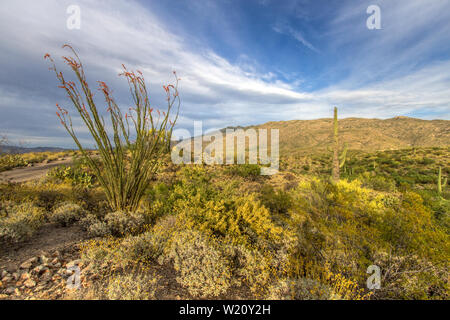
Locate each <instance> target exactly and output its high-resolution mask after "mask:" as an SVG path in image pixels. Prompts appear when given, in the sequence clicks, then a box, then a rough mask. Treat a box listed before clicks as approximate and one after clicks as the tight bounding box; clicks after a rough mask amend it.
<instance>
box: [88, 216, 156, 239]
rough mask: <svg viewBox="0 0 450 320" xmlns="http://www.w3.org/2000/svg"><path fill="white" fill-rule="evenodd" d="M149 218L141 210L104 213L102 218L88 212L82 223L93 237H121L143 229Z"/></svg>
mask: <svg viewBox="0 0 450 320" xmlns="http://www.w3.org/2000/svg"><path fill="white" fill-rule="evenodd" d="M149 219H150V217H149V216H148V215H147V214H145V213H143V212H132V213H127V212H123V211H115V212H110V213H108V214H106V216H105V217H104V218H103V219H99V218H98V217H96V216H95V215H92V214H90V215H88V216H86V218H85V219H83V221H82V225H83V226H84V227H85V228H86V230H87V231H88V233H89V234H90V235H91V236H93V237H105V236H114V237H123V236H126V235H130V234H138V233H140V232H142V231H144V230H145V228H146V226H147V224H148V223H149Z"/></svg>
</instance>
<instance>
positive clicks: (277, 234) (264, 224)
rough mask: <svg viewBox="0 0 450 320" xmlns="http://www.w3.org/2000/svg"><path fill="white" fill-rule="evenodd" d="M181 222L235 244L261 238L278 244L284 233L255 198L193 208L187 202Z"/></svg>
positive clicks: (236, 198) (202, 204) (250, 242)
mask: <svg viewBox="0 0 450 320" xmlns="http://www.w3.org/2000/svg"><path fill="white" fill-rule="evenodd" d="M192 200H198V198H194V199H192ZM189 202H191V201H189ZM192 202H194V201H192ZM179 221H180V223H182V224H183V225H184V226H186V228H188V229H197V230H200V231H202V232H203V233H206V234H209V235H213V236H219V237H223V238H226V239H227V240H229V241H230V242H231V243H233V244H252V243H256V242H257V241H258V239H259V238H263V239H266V240H268V241H271V242H278V241H280V240H281V237H282V232H283V230H282V228H281V227H280V226H277V225H276V224H275V223H274V222H273V221H272V219H271V214H270V212H269V210H267V209H266V208H265V207H264V206H263V205H262V204H261V203H260V202H259V201H258V200H256V197H255V196H247V197H235V198H234V199H230V200H228V201H226V200H216V201H215V200H210V201H207V202H206V203H198V202H197V203H194V205H192V206H190V205H188V203H186V204H185V206H184V208H183V210H182V211H181V212H180V213H179Z"/></svg>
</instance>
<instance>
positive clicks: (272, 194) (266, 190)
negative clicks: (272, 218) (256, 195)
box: [260, 185, 292, 214]
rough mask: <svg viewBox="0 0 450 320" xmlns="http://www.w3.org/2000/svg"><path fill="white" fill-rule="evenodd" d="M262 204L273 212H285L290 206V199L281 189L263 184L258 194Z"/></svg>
mask: <svg viewBox="0 0 450 320" xmlns="http://www.w3.org/2000/svg"><path fill="white" fill-rule="evenodd" d="M260 199H261V202H262V204H263V205H264V206H265V207H266V208H268V209H269V210H270V211H271V212H274V213H283V214H284V213H287V211H288V210H289V209H290V208H291V205H292V199H291V196H290V195H289V193H287V192H285V191H283V190H274V188H273V187H271V186H267V185H266V186H264V187H263V188H262V189H261V196H260Z"/></svg>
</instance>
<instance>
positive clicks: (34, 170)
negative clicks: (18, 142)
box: [0, 159, 72, 182]
mask: <svg viewBox="0 0 450 320" xmlns="http://www.w3.org/2000/svg"><path fill="white" fill-rule="evenodd" d="M70 163H72V159H65V160H59V161H52V162H50V163H37V164H35V165H34V166H33V167H25V168H16V169H12V170H8V171H4V172H0V182H7V181H9V182H25V181H29V180H34V179H39V178H41V177H43V176H45V175H46V174H47V171H48V170H50V169H51V168H54V167H57V166H59V165H67V164H70Z"/></svg>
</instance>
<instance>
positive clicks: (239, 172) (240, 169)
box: [227, 164, 261, 179]
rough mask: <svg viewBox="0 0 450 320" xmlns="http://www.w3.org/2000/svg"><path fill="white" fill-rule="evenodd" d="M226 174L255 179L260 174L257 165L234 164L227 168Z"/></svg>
mask: <svg viewBox="0 0 450 320" xmlns="http://www.w3.org/2000/svg"><path fill="white" fill-rule="evenodd" d="M227 172H228V174H230V175H236V176H240V177H243V178H250V179H256V178H257V177H258V176H260V174H261V168H260V167H259V165H257V164H236V165H232V166H230V167H228V168H227Z"/></svg>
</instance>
